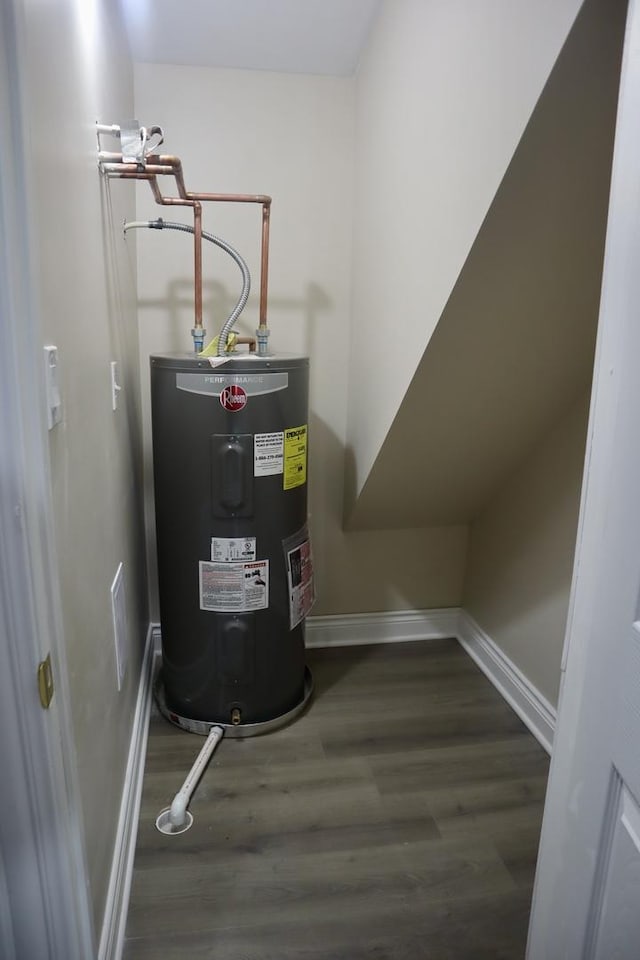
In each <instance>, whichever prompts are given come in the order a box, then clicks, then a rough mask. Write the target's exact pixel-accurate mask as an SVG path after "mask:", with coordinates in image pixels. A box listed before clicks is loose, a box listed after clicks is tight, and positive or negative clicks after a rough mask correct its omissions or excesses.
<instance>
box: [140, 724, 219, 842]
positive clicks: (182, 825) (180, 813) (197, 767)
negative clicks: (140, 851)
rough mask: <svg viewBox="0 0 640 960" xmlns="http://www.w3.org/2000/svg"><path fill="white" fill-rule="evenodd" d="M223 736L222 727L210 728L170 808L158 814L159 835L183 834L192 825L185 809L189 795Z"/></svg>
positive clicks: (191, 817) (191, 818) (189, 798)
mask: <svg viewBox="0 0 640 960" xmlns="http://www.w3.org/2000/svg"><path fill="white" fill-rule="evenodd" d="M223 736H224V730H223V728H222V727H216V726H214V727H211V730H210V731H209V736H208V737H207V739H206V740H205V742H204V746H203V748H202V750H201V751H200V753H199V754H198V756H197V758H196V762H195V763H194V765H193V766H192V767H191V770H190V771H189V773H188V774H187V779H186V780H185V781H184V783H183V784H182V786H181V787H180V789H179V790H178V792H177V793H176V795H175V797H174V798H173V801H172V803H171V806H170V807H165V809H164V810H161V811H160V813H159V814H158V819H157V820H156V827H157V828H158V830H159V831H160V833H168V834H175V833H184V832H185V831H186V830H188V829H189V827H190V826H191V824H192V823H193V815H192V814H191V813H189V811H188V810H187V807H188V806H189V801H190V800H191V795H192V793H193V791H194V790H195V788H196V787H197V786H198V780H199V779H200V777H201V776H202V774H203V773H204V771H205V768H206V766H207V764H208V763H209V760H210V759H211V755H212V754H213V751H214V750H215V748H216V747H217V746H218V744H219V743H220V741H221V740H222V738H223Z"/></svg>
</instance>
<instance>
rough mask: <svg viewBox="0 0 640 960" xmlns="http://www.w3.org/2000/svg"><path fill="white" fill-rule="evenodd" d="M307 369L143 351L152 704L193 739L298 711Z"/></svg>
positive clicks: (282, 361) (251, 357) (263, 360)
mask: <svg viewBox="0 0 640 960" xmlns="http://www.w3.org/2000/svg"><path fill="white" fill-rule="evenodd" d="M308 380H309V363H308V360H307V358H305V357H293V356H280V355H277V354H276V355H269V356H267V357H260V356H256V355H255V354H234V355H231V356H229V357H228V359H226V360H225V361H224V362H221V363H215V364H212V362H211V361H210V360H209V359H207V358H204V357H201V356H198V355H195V356H194V355H193V354H191V355H189V354H171V355H162V356H152V357H151V403H152V429H153V469H154V487H155V515H156V535H157V557H158V581H159V593H160V615H161V622H162V673H161V677H160V681H159V685H158V687H157V690H156V694H157V697H158V701H159V704H160V708H161V710H162V712H163V713H165V715H166V716H167V717H168V718H169V719H170V720H172V721H173V722H174V723H177V724H178V725H180V726H182V727H184V728H185V729H187V730H191V731H193V732H195V733H206V732H207V731H208V729H209V727H210V726H211V724H214V723H215V724H218V725H222V726H224V727H225V729H226V730H227V734H228V735H236V736H247V735H250V734H253V733H261V732H266V731H267V730H269V729H273V728H274V727H276V726H278V725H281V724H283V723H285V722H287V721H288V720H290V719H292V718H293V717H294V716H295V715H296V714H297V713H298V712H299V711H300V710H301V709H302V708H303V707H304V705H305V703H306V700H307V698H308V697H309V695H310V692H311V680H310V675H309V673H308V671H307V670H306V668H305V662H304V618H305V616H306V615H307V613H308V611H309V608H310V606H311V603H312V601H313V577H312V568H311V553H310V545H309V535H308V531H307V440H308Z"/></svg>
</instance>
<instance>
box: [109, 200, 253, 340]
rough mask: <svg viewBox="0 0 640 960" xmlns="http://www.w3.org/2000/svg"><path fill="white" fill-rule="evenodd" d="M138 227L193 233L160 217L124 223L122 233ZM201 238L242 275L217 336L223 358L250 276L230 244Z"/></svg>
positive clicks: (210, 236)
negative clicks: (220, 252)
mask: <svg viewBox="0 0 640 960" xmlns="http://www.w3.org/2000/svg"><path fill="white" fill-rule="evenodd" d="M140 227H146V228H148V229H150V230H178V231H180V232H181V233H191V234H192V233H194V229H193V227H192V226H190V225H189V224H188V223H174V222H172V221H170V220H163V219H162V218H161V217H160V218H158V220H132V221H130V222H129V223H125V225H124V231H125V233H126V232H127V230H129V229H135V228H140ZM202 236H203V238H204V239H205V240H208V241H209V242H210V243H215V245H216V246H217V247H220V249H221V250H224V251H225V253H228V254H229V256H230V257H231V258H232V259H233V260H235V262H236V263H237V264H238V267H239V268H240V272H241V274H242V291H241V293H240V298H239V299H238V302H237V303H236V305H235V307H234V308H233V310H232V311H231V313H230V314H229V316H228V317H227V319H226V320H225V322H224V324H223V325H222V328H221V330H220V333H219V334H218V356H219V357H223V356H224V353H225V347H226V345H227V337H228V336H229V334H230V333H231V328H232V327H233V325H234V323H235V322H236V320H237V319H238V317H239V316H240V314H241V313H242V311H243V310H244V308H245V306H246V303H247V300H248V299H249V292H250V290H251V274H250V273H249V268H248V266H247V264H246V263H245V261H244V260H243V258H242V257H241V256H240V254H239V253H238V251H237V250H235V249H234V248H233V247H232V246H231V244H229V243H227V241H226V240H223V239H222V238H221V237H216V236H214V235H213V234H212V233H207V232H206V231H205V230H203V231H202Z"/></svg>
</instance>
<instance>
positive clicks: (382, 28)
mask: <svg viewBox="0 0 640 960" xmlns="http://www.w3.org/2000/svg"><path fill="white" fill-rule="evenodd" d="M579 7H580V0H523V2H518V3H514V2H512V0H489V2H483V3H472V2H468V0H384V2H383V4H382V7H381V13H380V16H379V17H378V19H377V21H376V23H375V24H374V28H373V32H372V36H371V38H370V41H369V44H368V47H367V49H366V51H365V54H364V56H363V59H362V62H361V64H360V69H359V72H358V77H357V98H356V117H357V126H356V171H357V177H356V180H355V221H354V222H355V232H354V270H353V276H354V281H353V282H354V293H353V324H352V338H353V343H354V350H353V352H352V357H351V365H350V380H349V430H348V443H349V446H350V448H352V451H353V461H354V462H353V476H352V478H351V481H350V483H351V488H352V491H353V494H354V495H357V493H358V492H359V491H360V490H361V488H362V486H363V484H364V483H365V481H366V479H367V476H368V474H369V471H370V469H371V466H372V464H373V462H374V460H375V457H376V456H377V454H378V451H379V450H380V447H381V444H382V442H383V440H384V438H385V435H386V434H387V431H388V430H389V427H390V425H391V422H392V420H393V418H394V416H395V415H396V413H397V411H398V408H399V406H400V404H401V402H402V399H403V397H404V394H405V391H406V390H407V387H408V386H409V382H410V380H411V377H412V376H413V374H414V372H415V370H416V367H417V365H418V363H419V361H420V358H421V357H422V354H423V352H424V350H425V347H426V345H427V343H428V341H429V338H430V337H431V334H432V333H433V330H434V328H435V326H436V324H437V322H438V320H439V318H440V316H441V314H442V311H443V309H444V306H445V304H446V302H447V299H448V297H449V295H450V293H451V291H452V289H453V286H454V284H455V282H456V280H457V278H458V275H459V273H460V271H461V269H462V266H463V264H464V262H465V259H466V257H467V254H468V253H469V250H470V248H471V245H472V243H473V241H474V239H475V236H476V234H477V232H478V230H479V228H480V225H481V223H482V221H483V218H484V216H485V214H486V213H487V210H488V209H489V206H490V204H491V202H492V200H493V197H494V195H495V193H496V190H497V189H498V185H499V184H500V181H501V179H502V177H503V174H504V172H505V170H506V168H507V165H508V164H509V162H510V160H511V157H512V156H513V153H514V150H515V148H516V146H517V143H518V141H519V139H520V136H521V135H522V132H523V130H524V128H525V125H526V123H527V122H528V120H529V117H530V115H531V112H532V110H533V108H534V106H535V103H536V100H537V98H538V96H539V95H540V92H541V90H542V88H543V86H544V83H545V81H546V79H547V77H548V75H549V72H550V70H551V68H552V66H553V64H554V61H555V59H556V57H557V55H558V52H559V50H560V47H561V45H562V43H563V41H564V39H565V37H566V36H567V33H568V31H569V29H570V27H571V23H572V21H573V19H574V17H575V15H576V13H577V11H578V9H579Z"/></svg>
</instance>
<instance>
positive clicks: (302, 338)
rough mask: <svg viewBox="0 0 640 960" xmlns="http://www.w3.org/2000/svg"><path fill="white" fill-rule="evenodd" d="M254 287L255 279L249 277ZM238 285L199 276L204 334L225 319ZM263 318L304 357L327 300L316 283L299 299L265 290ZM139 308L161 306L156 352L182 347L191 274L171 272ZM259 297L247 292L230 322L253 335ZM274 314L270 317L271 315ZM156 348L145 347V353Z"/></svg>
mask: <svg viewBox="0 0 640 960" xmlns="http://www.w3.org/2000/svg"><path fill="white" fill-rule="evenodd" d="M253 284H254V287H255V286H256V281H255V279H254V280H253ZM238 296H239V289H238V290H236V289H233V290H230V289H229V287H227V286H226V285H225V284H223V283H220V282H219V281H217V280H203V283H202V319H203V323H204V326H205V328H206V330H207V336H208V337H209V338H212V337H214V336H217V334H218V332H219V331H220V329H221V328H222V326H223V324H224V323H225V321H226V319H227V317H229V316H230V315H231V312H232V311H233V309H234V308H235V306H236V304H237V302H238ZM268 303H269V315H268V321H269V326H270V327H271V331H272V335H273V331H274V327H275V329H276V333H277V336H276V337H274V340H275V342H276V343H277V346H276V347H274V350H275V352H277V351H278V348H279V346H280V345H281V344H283V343H284V344H285V345H286V344H287V343H292V344H293V346H294V348H295V349H292V348H291V347H289V348H288V351H287V352H297V353H301V354H303V355H305V356H308V355H310V353H311V346H312V340H313V334H312V331H314V330H315V329H317V326H318V321H319V314H320V313H321V312H322V311H324V310H327V309H330V308H331V307H332V305H333V304H332V301H331V299H330V298H329V297H328V296H327V294H326V293H325V291H324V290H323V289H322V287H319V286H318V285H317V284H315V283H309V284H307V287H306V294H305V296H304V298H300V297H276V296H272V295H271V294H269V301H268ZM138 307H139V309H140V310H145V309H146V310H149V309H154V310H158V311H162V314H163V320H164V323H163V329H164V330H165V331H166V333H165V337H164V342H163V343H162V344H161V345H158V347H157V351H158V352H173V351H177V352H180V351H184V350H185V348H186V349H187V350H188V349H189V348H190V346H191V338H190V336H189V331H190V330H191V328H192V326H193V316H194V306H193V278H192V277H175V278H174V279H172V280H170V281H169V282H168V283H167V285H166V288H165V293H164V294H163V295H162V296H158V297H153V298H150V297H145V298H142V299H140V300H139V301H138ZM258 314H259V297H258V295H252V296H250V297H249V299H248V301H247V305H246V307H245V309H244V311H243V312H242V314H241V316H240V317H239V319H238V321H237V323H236V324H235V329H237V330H238V331H239V332H240V333H241V334H242V335H243V336H253V334H254V333H255V329H256V326H257V324H258ZM273 317H276V319H275V322H274V320H273V319H272V318H273ZM155 349H156V348H154V347H151V349H150V352H154V350H155Z"/></svg>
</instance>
